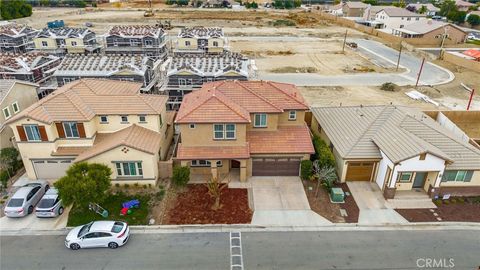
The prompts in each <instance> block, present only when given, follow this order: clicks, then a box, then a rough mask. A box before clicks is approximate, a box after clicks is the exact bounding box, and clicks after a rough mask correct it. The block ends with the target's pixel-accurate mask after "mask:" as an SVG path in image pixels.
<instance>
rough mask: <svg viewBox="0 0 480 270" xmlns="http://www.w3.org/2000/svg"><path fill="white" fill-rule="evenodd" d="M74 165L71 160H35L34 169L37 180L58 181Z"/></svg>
mask: <svg viewBox="0 0 480 270" xmlns="http://www.w3.org/2000/svg"><path fill="white" fill-rule="evenodd" d="M70 165H72V160H71V159H55V160H34V161H33V168H34V169H35V174H36V175H37V179H58V178H60V177H62V176H64V175H65V172H66V171H67V169H68V168H69V167H70Z"/></svg>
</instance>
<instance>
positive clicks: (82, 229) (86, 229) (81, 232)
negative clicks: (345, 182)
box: [77, 222, 93, 237]
mask: <svg viewBox="0 0 480 270" xmlns="http://www.w3.org/2000/svg"><path fill="white" fill-rule="evenodd" d="M92 224H93V222H92V223H88V224H86V225H83V227H82V228H81V229H80V231H79V232H78V235H77V236H78V237H80V236H81V235H84V234H86V233H88V232H89V231H90V227H92Z"/></svg>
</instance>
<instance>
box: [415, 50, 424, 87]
mask: <svg viewBox="0 0 480 270" xmlns="http://www.w3.org/2000/svg"><path fill="white" fill-rule="evenodd" d="M423 64H425V57H424V58H423V59H422V65H421V66H420V71H419V72H418V76H417V82H416V83H415V88H417V86H418V81H419V80H420V75H421V74H422V70H423Z"/></svg>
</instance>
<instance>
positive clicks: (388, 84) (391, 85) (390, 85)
mask: <svg viewBox="0 0 480 270" xmlns="http://www.w3.org/2000/svg"><path fill="white" fill-rule="evenodd" d="M396 88H397V85H396V84H394V83H391V82H386V83H384V84H382V86H380V89H382V90H383V91H390V92H393V91H395V89H396Z"/></svg>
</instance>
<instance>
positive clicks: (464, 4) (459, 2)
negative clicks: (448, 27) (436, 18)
mask: <svg viewBox="0 0 480 270" xmlns="http://www.w3.org/2000/svg"><path fill="white" fill-rule="evenodd" d="M455 5H456V6H457V7H473V6H475V4H474V3H470V2H467V1H463V0H455Z"/></svg>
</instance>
